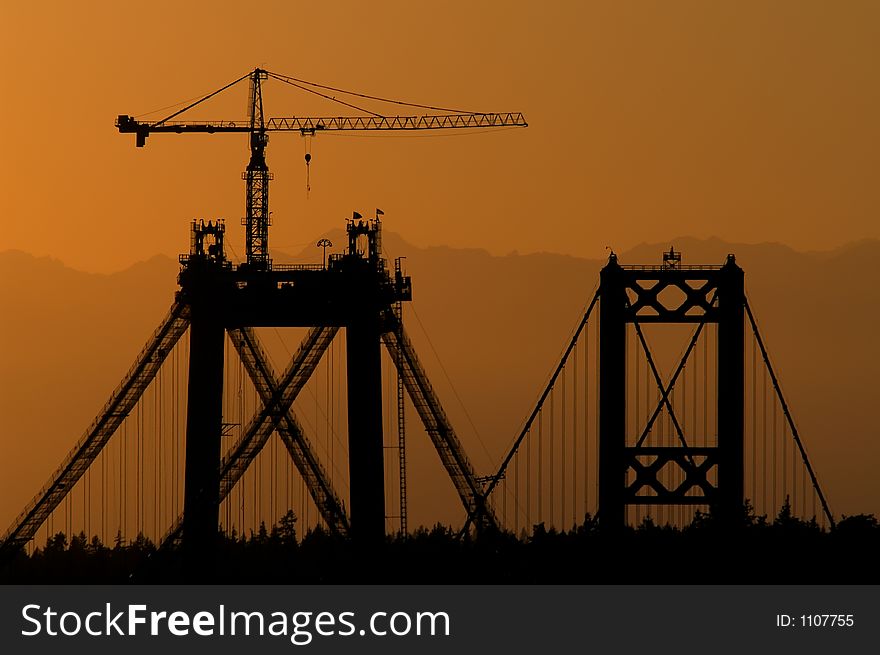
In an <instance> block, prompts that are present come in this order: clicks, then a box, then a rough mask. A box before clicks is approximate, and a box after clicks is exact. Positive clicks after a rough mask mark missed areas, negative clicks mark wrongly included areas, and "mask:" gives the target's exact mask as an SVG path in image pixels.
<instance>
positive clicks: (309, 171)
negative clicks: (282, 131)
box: [305, 137, 312, 200]
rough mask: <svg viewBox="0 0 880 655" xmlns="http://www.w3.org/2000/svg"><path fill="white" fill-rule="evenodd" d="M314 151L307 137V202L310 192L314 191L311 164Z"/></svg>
mask: <svg viewBox="0 0 880 655" xmlns="http://www.w3.org/2000/svg"><path fill="white" fill-rule="evenodd" d="M311 149H312V144H311V139H310V138H309V137H306V156H305V160H306V200H308V198H309V192H310V191H311V190H312V185H311V163H312V153H311V152H310V151H311Z"/></svg>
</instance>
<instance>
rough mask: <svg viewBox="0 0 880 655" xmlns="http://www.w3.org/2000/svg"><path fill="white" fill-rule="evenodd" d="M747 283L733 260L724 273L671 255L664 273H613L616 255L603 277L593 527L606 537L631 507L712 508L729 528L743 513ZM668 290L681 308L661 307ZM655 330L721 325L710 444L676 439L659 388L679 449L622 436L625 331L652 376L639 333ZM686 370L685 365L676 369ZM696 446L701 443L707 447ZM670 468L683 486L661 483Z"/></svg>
mask: <svg viewBox="0 0 880 655" xmlns="http://www.w3.org/2000/svg"><path fill="white" fill-rule="evenodd" d="M743 282H744V276H743V270H742V269H741V268H740V267H739V266H737V264H736V261H735V258H734V256H733V255H728V258H727V262H726V263H725V264H724V265H723V266H688V267H683V266H681V264H680V256H679V255H678V253H676V252H674V251H670V252H669V253H666V255H664V263H663V265H661V266H629V267H627V266H621V265H620V264H618V262H617V257H616V256H615V255H614V254H612V255H611V257H610V258H609V261H608V264H607V265H606V266H605V267H604V268H603V269H602V271H601V275H600V283H599V299H600V314H599V520H600V521H601V523H602V524H603V525H605V526H609V527H610V528H612V529H613V528H615V527H619V526H623V525H624V524H625V522H626V508H627V506H630V505H708V506H709V507H710V509H711V510H712V511H713V512H714V513H716V515H717V516H718V517H719V518H721V519H722V520H723V521H724V522H735V521H736V520H737V517H738V516H740V515H741V514H742V510H743V503H744V491H743V480H744V461H743V458H744V456H743V452H744V450H743V449H744V442H743V429H744V400H745V399H744V384H745V379H744V365H745V362H744V345H743V344H744V336H745V333H744V316H745V314H744V311H745V293H744V286H743ZM669 287H675V288H677V289H679V290H680V291H681V292H682V293H683V294H684V298H683V300H681V301H679V302H678V303H677V304H675V306H670V303H669V301H668V300H665V298H668V297H669V296H670V295H675V294H666V295H665V296H664V295H663V294H662V292H663V291H664V290H665V289H667V288H669ZM678 295H679V296H680V295H681V294H678ZM652 323H655V324H656V323H662V324H697V325H698V326H699V325H700V324H702V325H705V324H709V323H715V324H717V326H718V327H717V334H718V339H717V362H716V375H717V387H716V388H717V401H716V402H717V407H716V412H717V413H716V416H717V422H718V434H717V441H716V442H715V445H704V446H700V447H697V446H695V445H691V444H693V443H696V442H697V440H695V439H694V438H693V437H695V436H697V435H685V434H684V433H683V432H682V430H681V426H680V425H679V423H678V421H676V419H675V414H674V411H673V410H672V405H671V403H670V401H669V394H670V391H671V388H669V387H666V386H665V385H664V386H663V387H662V388H663V392H662V393H661V397H660V405H665V408H666V409H668V411H669V413H670V416H671V417H672V421H673V423H674V424H675V427H676V430H677V437H678V443H679V445H676V446H643V445H642V442H643V441H644V439H645V435H646V434H647V433H648V432H649V431H650V429H651V425H650V424H649V425H648V426H646V427H645V428H644V429H643V430H642V431H641V437H639V436H638V435H632V434H627V393H626V389H627V379H626V370H627V362H626V352H627V351H626V335H627V325H628V324H632V325H633V327H634V329H635V331H636V333H637V336H638V337H639V339H640V340H641V341H642V345H643V346H645V351H646V353H647V355H648V359H649V363H650V364H651V365H652V367H653V366H654V365H653V360H651V356H650V351H649V350H648V348H647V344H646V342H645V340H644V336H643V334H642V328H641V326H642V325H646V324H652ZM688 352H689V351H688ZM686 358H687V353H686V354H685V359H686ZM683 363H684V360H682V364H681V365H682V366H683ZM655 374H656V370H655ZM658 411H659V409H658ZM656 414H657V413H656V412H655V415H654V416H655V417H656ZM699 436H700V437H705V436H707V435H699ZM689 439H690V443H689ZM700 441H703V443H706V441H705V440H704V439H700ZM634 442H635V443H634ZM667 466H673V467H677V468H678V469H680V473H681V475H680V476H679V479H680V480H681V482H680V483H678V484H676V485H674V488H669V487H673V485H668V483H667V484H664V482H663V481H662V480H661V476H659V475H658V474H659V473H660V471H661V470H662V469H663V468H664V467H667ZM646 492H648V493H646Z"/></svg>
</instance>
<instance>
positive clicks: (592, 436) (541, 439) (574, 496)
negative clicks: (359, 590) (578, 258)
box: [486, 249, 834, 530]
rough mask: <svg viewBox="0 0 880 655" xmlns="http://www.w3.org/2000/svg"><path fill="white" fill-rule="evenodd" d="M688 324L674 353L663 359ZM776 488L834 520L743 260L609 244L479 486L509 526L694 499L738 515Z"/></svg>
mask: <svg viewBox="0 0 880 655" xmlns="http://www.w3.org/2000/svg"><path fill="white" fill-rule="evenodd" d="M591 317H592V319H593V320H591ZM676 325H677V326H679V327H677V328H676V327H666V326H676ZM655 326H657V327H655ZM747 326H748V327H750V328H751V329H750V330H749V329H748V327H747ZM672 332H675V335H674V334H672ZM683 332H685V333H687V334H686V335H685V336H686V339H685V340H684V341H679V344H680V345H679V348H681V349H680V350H679V351H678V352H679V354H680V357H678V358H676V359H673V360H671V361H670V360H669V358H668V355H670V354H672V352H671V350H670V346H672V345H673V343H674V342H676V341H678V337H679V336H681V335H682V333H683ZM590 333H592V336H591V335H590ZM676 335H678V336H676ZM649 336H650V338H651V339H653V340H654V346H657V347H656V348H655V349H653V350H652V347H651V345H650V344H649ZM593 344H595V347H593ZM710 344H712V346H711V348H710ZM747 350H748V352H749V354H750V355H751V357H750V358H748V360H747V358H746V352H747ZM591 351H592V352H593V353H594V354H592V355H591V354H590V353H591ZM670 365H671V367H670ZM761 379H763V383H759V380H761ZM771 387H772V388H771ZM554 399H555V403H554ZM777 409H778V410H781V412H780V413H781V416H780V417H779V418H780V419H781V421H777V413H778V412H777ZM777 427H779V432H781V433H782V436H781V438H777ZM789 437H790V438H791V441H792V442H793V443H789ZM789 447H791V448H792V454H791V457H788V456H787V450H788V448H789ZM798 455H799V457H798ZM777 460H778V461H777ZM797 460H799V463H800V464H801V465H802V466H800V465H798V463H797ZM777 475H778V477H780V478H781V484H779V483H778V482H779V481H778V480H777ZM768 476H769V479H768ZM749 480H750V481H751V484H750V485H747V482H748V481H749ZM798 480H800V484H799V485H798V484H797V482H798ZM759 483H760V484H759ZM747 486H748V487H749V488H748V492H749V493H748V494H747V493H746V488H747ZM808 486H810V487H812V492H813V494H812V496H811V497H810V498H808V496H809V494H808V493H807V488H808ZM777 492H781V493H780V494H779V496H778V497H779V498H780V499H783V498H784V499H785V501H784V502H785V503H786V504H788V503H789V493H791V496H792V503H793V504H796V503H797V501H799V510H800V511H801V513H802V514H803V515H804V516H805V517H806V518H808V517H809V515H808V514H807V512H808V511H809V510H808V509H807V507H806V503H807V501H808V500H812V501H813V517H814V518H815V517H816V505H815V502H816V501H817V500H818V502H819V503H821V512H822V515H823V520H827V521H828V523H829V524H830V525H831V526H832V527H833V526H834V519H833V516H832V514H831V511H830V509H829V507H828V503H827V502H826V500H825V496H824V494H823V493H822V490H821V488H820V486H819V483H818V481H817V478H816V475H815V473H814V471H813V468H812V465H811V464H810V461H809V458H808V457H807V453H806V450H805V448H804V445H803V443H802V442H801V439H800V435H799V433H798V430H797V427H796V425H795V423H794V421H793V418H792V416H791V412H790V411H789V408H788V405H787V403H786V401H785V398H784V397H783V394H782V389H781V387H780V384H779V380H778V379H777V377H776V373H775V371H774V369H773V366H772V365H771V362H770V358H769V355H768V353H767V349H766V348H765V346H764V342H763V339H762V338H761V335H760V332H759V331H758V326H757V323H756V322H755V317H754V315H753V314H752V310H751V307H750V305H749V301H748V299H747V297H746V295H745V290H744V274H743V270H742V269H741V268H740V267H739V266H738V265H737V263H736V260H735V258H734V256H733V255H729V256H728V257H727V260H726V262H725V263H724V264H723V265H720V266H717V265H716V266H683V265H682V264H681V255H680V253H678V252H676V251H675V250H673V249H670V251H669V252H666V253H664V256H663V263H662V264H660V265H640V266H622V265H621V264H620V263H619V262H618V259H617V256H616V255H615V254H613V253H612V254H611V256H610V257H609V260H608V263H607V265H606V266H605V267H604V268H603V269H602V270H601V273H600V281H599V285H598V288H597V289H596V292H595V294H594V295H593V297H592V299H591V301H590V302H589V304H588V306H587V308H586V310H585V312H584V314H583V315H582V318H581V319H580V321H579V323H578V325H577V327H576V329H575V330H574V334H573V336H572V337H571V339H570V341H569V342H568V346H567V348H566V349H565V352H564V354H563V356H562V358H561V360H560V361H559V363H558V365H557V366H556V368H555V370H554V372H553V373H552V375H551V376H550V379H549V381H548V383H547V385H546V386H545V388H544V390H543V392H542V393H541V395H540V398H539V399H538V402H537V404H536V406H535V407H534V409H533V410H532V411H531V413H530V414H529V415H528V418H527V419H526V421H525V423H524V425H523V427H522V429H521V431H520V432H519V434H518V436H517V437H516V439H514V440H513V444H512V446H511V448H510V449H509V451H508V453H507V455H506V457H505V458H504V460H503V461H502V463H501V466H500V467H499V469H498V471H497V472H496V473H495V474H494V475H493V476H491V478H490V479H489V480H488V484H487V487H486V497H487V498H491V500H492V505H493V506H494V507H495V508H496V509H497V508H499V507H500V508H501V518H502V523H504V524H505V526H506V527H508V528H509V527H511V525H510V524H511V523H512V527H513V528H514V530H518V528H519V526H520V525H524V526H525V528H526V529H533V528H534V527H535V526H537V525H540V524H543V523H544V522H545V521H547V522H549V524H550V525H551V526H554V527H559V526H560V525H561V528H562V529H567V528H568V527H570V526H572V525H576V524H577V523H578V522H579V521H580V520H583V519H584V518H585V515H590V516H593V517H594V518H596V517H597V518H598V519H599V524H600V525H601V526H602V527H603V529H610V530H615V529H617V528H620V527H621V526H623V525H626V524H630V525H631V524H633V523H634V522H635V523H637V522H638V521H639V519H640V517H645V518H651V519H652V520H655V519H659V520H661V521H664V520H665V521H667V522H670V521H671V522H674V523H677V524H678V525H683V524H684V522H686V521H688V520H690V517H693V516H694V512H695V511H696V510H698V509H699V510H701V511H704V510H706V509H708V510H709V511H710V512H711V514H712V516H713V517H714V519H715V520H717V521H718V522H719V523H722V524H726V525H736V524H740V523H741V522H742V520H743V519H744V518H745V512H746V510H747V508H746V502H747V500H746V496H747V495H748V496H749V502H751V503H755V502H758V501H760V502H761V504H762V506H763V508H764V510H765V511H767V509H768V507H769V508H770V511H774V512H775V511H777V510H778V509H779V507H778V506H777V505H776V498H777ZM798 492H800V494H798ZM493 494H494V495H493ZM508 507H509V508H510V509H511V511H512V518H513V520H512V521H510V520H509V519H508V518H507V509H508ZM751 507H752V509H754V508H755V505H752V506H751ZM790 509H791V508H790V507H789V510H790ZM535 519H536V520H535ZM558 520H561V521H562V523H561V524H560V523H557V521H558Z"/></svg>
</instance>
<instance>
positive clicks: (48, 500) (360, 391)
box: [0, 216, 497, 562]
mask: <svg viewBox="0 0 880 655" xmlns="http://www.w3.org/2000/svg"><path fill="white" fill-rule="evenodd" d="M224 234H225V225H224V223H222V222H221V221H217V222H216V223H214V222H208V224H207V225H206V224H205V223H204V222H203V221H199V222H197V221H194V222H193V224H192V241H191V246H190V253H189V254H188V255H184V256H181V258H180V261H181V264H182V270H181V273H180V276H179V283H180V290H179V292H178V293H177V296H176V299H175V303H174V305H173V306H172V308H171V311H170V312H169V314H168V316H167V317H166V318H165V320H164V321H163V322H162V324H161V325H160V326H159V328H158V329H157V330H156V332H155V333H154V335H153V336H152V337H151V338H150V340H149V341H148V343H147V345H146V346H145V347H144V349H143V350H142V352H141V353H140V355H139V356H138V358H137V360H136V361H135V363H134V365H133V366H132V368H131V369H130V370H129V372H128V374H127V375H126V376H125V378H124V379H123V381H122V383H121V384H120V385H119V387H118V388H117V389H116V391H115V392H114V393H113V394H112V396H111V398H110V400H109V401H108V402H107V404H106V405H105V406H104V408H103V410H102V411H101V413H100V414H99V415H98V417H97V418H96V419H95V421H94V422H93V424H92V425H91V426H90V428H89V429H88V430H87V431H86V433H85V434H84V435H83V437H82V438H81V439H80V441H79V442H78V443H77V444H76V446H75V447H74V448H73V449H72V450H71V452H70V453H69V454H68V456H67V458H66V459H65V461H64V462H63V463H62V465H61V466H60V467H59V468H58V470H57V471H56V472H55V474H53V476H52V477H51V478H50V480H49V481H48V482H47V483H46V485H45V486H44V487H43V489H42V490H41V491H40V493H39V494H38V495H37V496H36V497H35V498H34V499H33V501H31V503H30V504H29V505H28V506H27V507H26V508H25V510H24V511H23V512H22V513H21V515H20V516H19V517H18V518H17V520H16V521H15V523H14V524H13V526H12V527H11V528H10V529H9V531H8V532H7V534H6V535H5V538H4V540H3V542H2V546H0V548H2V550H3V551H6V552H7V553H8V552H12V551H15V550H16V549H18V548H20V547H21V546H23V545H24V544H26V543H27V542H28V541H29V540H30V539H32V538H33V537H34V535H35V534H36V532H37V530H38V529H39V528H40V526H41V525H42V524H43V523H44V522H45V521H46V519H47V518H48V517H49V515H50V514H51V513H52V512H53V510H54V509H55V508H56V507H57V506H58V505H59V503H60V502H61V501H62V500H63V499H64V498H65V496H66V495H67V494H68V492H69V491H70V490H71V489H72V488H73V487H74V485H75V484H76V483H77V481H78V480H79V479H80V478H81V477H82V476H83V474H84V473H85V472H86V471H87V470H88V468H89V466H90V465H91V464H92V463H93V462H94V461H95V459H96V458H97V457H98V455H99V454H100V452H101V450H102V449H103V448H104V446H105V445H106V444H107V443H108V441H109V440H110V438H111V436H113V434H114V433H115V432H116V430H117V428H119V426H120V425H121V424H122V422H123V420H124V419H125V418H126V417H127V416H128V414H129V413H130V412H131V411H132V409H133V408H134V407H135V405H136V404H137V403H138V400H139V399H140V398H141V396H142V395H143V393H144V391H145V390H146V389H147V387H148V386H149V385H150V383H151V381H152V380H153V379H154V378H155V377H156V375H157V373H158V372H159V369H160V368H161V366H162V363H163V361H164V360H165V358H166V356H167V355H168V354H169V353H170V352H171V350H172V349H173V348H174V346H175V344H176V343H177V341H178V340H179V339H180V338H181V337H182V336H183V334H184V333H185V332H186V331H187V329H189V363H188V369H189V377H188V388H187V414H186V442H185V449H186V450H185V454H186V457H185V471H184V476H185V483H184V499H183V514H182V515H181V516H179V517H178V519H177V520H176V521H175V522H174V523H173V524H172V525H171V526H170V528H169V530H168V532H167V533H166V535H165V537H164V539H163V543H164V544H168V543H171V542H173V541H176V540H182V543H183V547H184V552H185V553H186V554H187V556H188V558H189V559H190V560H191V561H194V562H198V561H199V560H200V559H204V558H203V555H204V554H205V553H210V552H211V551H212V549H213V547H214V544H215V542H216V539H217V535H218V523H219V509H220V504H221V502H222V501H223V500H224V499H225V498H226V497H227V496H228V495H229V493H230V491H231V490H232V488H233V487H234V486H235V484H236V483H237V482H238V481H239V480H240V479H241V478H242V476H243V475H244V473H245V471H246V470H247V468H248V466H249V465H250V464H251V463H252V462H254V460H255V458H256V457H257V455H258V454H259V453H260V451H261V449H262V448H263V446H264V445H265V444H266V443H267V441H268V440H269V437H270V436H271V435H272V433H273V432H274V431H277V433H278V435H279V437H280V438H281V441H282V442H283V444H284V446H285V448H286V450H287V451H288V453H289V455H290V457H291V459H292V461H293V463H294V465H295V466H296V468H297V469H298V471H299V473H300V475H301V476H302V478H303V481H304V483H305V485H306V487H307V489H308V493H309V494H310V496H311V498H312V500H313V501H314V503H315V506H316V507H317V509H318V511H319V513H320V515H321V518H322V519H323V520H324V522H325V523H326V525H327V527H328V529H329V530H330V531H331V532H333V533H336V534H339V535H342V536H346V537H351V538H352V539H353V541H354V542H355V543H356V544H359V545H361V546H365V547H370V546H372V545H375V544H378V543H381V541H382V540H383V539H384V535H385V519H386V513H385V498H384V489H385V480H384V459H383V425H382V395H381V394H382V369H381V346H382V344H384V346H385V348H386V350H387V351H388V353H389V355H390V357H391V360H392V361H393V363H394V365H395V367H396V369H397V372H398V375H399V380H400V382H401V384H402V386H403V387H404V388H405V390H406V392H407V393H408V395H409V396H410V399H411V401H412V403H413V406H414V408H415V409H416V411H417V413H418V414H419V417H420V419H421V421H422V423H423V425H424V427H425V430H426V432H427V433H428V436H429V437H430V439H431V441H432V443H433V445H434V447H435V449H436V450H437V452H438V454H439V456H440V459H441V461H442V464H443V466H444V468H445V469H446V472H447V474H448V475H449V477H450V479H451V481H452V482H453V485H454V486H455V489H456V491H457V493H458V496H459V498H460V500H461V502H462V504H463V506H464V508H465V511H466V513H467V516H468V520H469V521H470V522H473V523H475V524H476V525H477V526H478V527H497V519H496V517H495V515H494V513H493V512H492V510H491V509H490V508H489V507H488V506H487V505H486V503H485V489H484V487H483V483H482V482H481V481H480V480H479V479H478V478H477V476H476V475H475V473H474V469H473V467H472V465H471V463H470V460H469V459H468V457H467V455H466V454H465V451H464V448H463V446H462V444H461V442H460V440H459V438H458V436H457V435H456V433H455V430H454V429H453V427H452V425H451V424H450V422H449V419H448V418H447V416H446V413H445V412H444V410H443V408H442V406H441V404H440V402H439V400H438V398H437V395H436V393H435V392H434V390H433V387H432V386H431V383H430V382H429V380H428V377H427V375H426V373H425V370H424V368H423V366H422V364H421V363H420V361H419V359H418V357H417V355H416V352H415V350H414V348H413V346H412V343H411V342H410V340H409V338H408V337H407V335H406V333H405V331H404V329H403V325H402V322H401V321H400V318H399V317H400V313H399V305H400V303H401V302H406V301H409V300H411V298H412V287H411V280H410V278H409V277H408V276H405V275H404V274H403V272H402V268H401V266H400V262H399V261H398V263H397V265H396V266H395V271H394V273H393V274H392V273H391V272H390V271H389V269H388V267H387V263H386V261H385V259H383V258H382V256H381V253H382V248H381V222H380V220H379V218H378V216H377V217H376V218H375V219H372V220H367V221H363V220H350V221H349V222H348V223H347V234H348V247H347V249H346V250H345V252H344V253H339V254H334V255H331V256H330V257H329V259H328V260H327V261H326V262H325V263H324V264H316V265H269V266H266V267H263V266H258V267H254V266H249V265H248V264H247V263H245V264H241V265H239V266H238V267H233V266H232V264H231V262H229V261H228V260H227V259H226V257H225V254H224V245H223V239H224ZM259 327H308V328H309V331H308V333H307V335H306V337H305V338H304V340H303V341H302V343H301V345H300V346H299V348H298V350H297V351H296V352H295V353H294V355H293V356H292V358H291V361H290V363H289V365H288V366H287V368H286V369H285V370H284V371H283V372H282V373H281V375H280V376H276V374H275V371H274V370H273V368H272V366H271V364H270V363H269V357H268V355H267V354H266V351H265V350H264V348H263V346H262V344H261V342H260V340H259V338H258V335H257V332H256V330H255V328H259ZM340 328H344V329H345V331H346V363H347V378H348V379H347V394H348V455H349V492H350V498H349V505H348V514H347V513H346V511H345V506H344V504H343V502H342V500H341V499H340V496H339V495H338V494H337V492H336V491H335V489H334V487H333V483H332V480H331V478H330V476H329V475H328V474H327V472H326V470H325V468H324V466H323V465H322V463H321V461H320V460H319V458H318V457H317V456H316V454H315V451H314V449H313V447H312V445H311V443H310V441H309V439H308V438H307V436H306V434H305V433H304V430H303V428H302V426H301V425H300V423H299V421H298V420H297V418H296V416H295V414H294V413H293V411H292V405H293V402H294V401H295V399H296V398H297V395H298V394H299V392H300V391H301V390H302V389H303V387H304V385H305V384H306V382H307V381H308V380H309V378H310V376H311V375H312V374H313V373H314V372H315V370H316V368H317V366H318V363H319V362H320V360H321V357H322V355H323V354H324V352H325V351H326V350H327V348H328V346H329V345H330V343H331V341H332V340H333V338H334V336H335V335H336V334H337V332H338V331H339V329H340ZM226 334H228V335H229V338H230V341H231V343H232V345H233V347H234V348H235V351H236V352H237V354H238V356H239V357H240V359H241V362H242V364H243V366H244V368H245V370H246V371H247V374H248V376H249V377H250V379H251V381H252V382H253V384H254V387H255V389H256V391H257V394H258V396H259V400H260V401H261V403H262V407H261V408H260V409H259V411H258V412H257V413H256V414H255V415H254V416H253V417H252V419H251V420H250V422H249V423H248V425H247V426H246V427H245V428H244V429H243V430H242V431H241V434H240V436H239V438H238V439H237V441H236V442H235V443H234V444H233V445H231V446H230V447H229V448H228V449H226V452H225V454H223V452H222V450H221V435H222V434H223V427H224V426H223V416H222V399H223V385H224V374H223V371H224V357H225V355H224V339H225V335H226Z"/></svg>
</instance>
